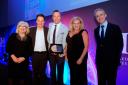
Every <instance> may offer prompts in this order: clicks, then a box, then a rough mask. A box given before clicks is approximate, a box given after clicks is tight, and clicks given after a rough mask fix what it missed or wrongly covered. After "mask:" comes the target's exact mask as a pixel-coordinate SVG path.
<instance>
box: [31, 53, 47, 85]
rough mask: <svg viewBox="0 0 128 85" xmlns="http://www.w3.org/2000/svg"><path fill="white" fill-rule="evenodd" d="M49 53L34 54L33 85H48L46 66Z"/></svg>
mask: <svg viewBox="0 0 128 85" xmlns="http://www.w3.org/2000/svg"><path fill="white" fill-rule="evenodd" d="M47 60H48V56H47V52H42V53H38V52H34V53H33V56H32V68H33V85H47V84H46V82H45V81H46V73H45V71H46V66H47Z"/></svg>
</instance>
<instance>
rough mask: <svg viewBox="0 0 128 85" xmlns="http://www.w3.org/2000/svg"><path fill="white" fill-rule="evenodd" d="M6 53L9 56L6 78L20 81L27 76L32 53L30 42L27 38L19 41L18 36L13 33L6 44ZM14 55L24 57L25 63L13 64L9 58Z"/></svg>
mask: <svg viewBox="0 0 128 85" xmlns="http://www.w3.org/2000/svg"><path fill="white" fill-rule="evenodd" d="M6 52H7V53H8V54H9V60H8V78H14V79H18V78H19V79H21V78H26V77H27V75H28V65H29V56H31V53H32V40H31V38H30V37H29V36H27V37H26V38H25V39H24V40H21V39H20V37H19V36H18V34H16V33H13V34H12V35H11V36H10V37H9V39H8V42H7V46H6ZM11 54H14V55H15V56H16V57H24V58H25V61H23V62H21V63H15V62H14V61H13V60H12V58H11V57H10V56H11Z"/></svg>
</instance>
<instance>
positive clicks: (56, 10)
mask: <svg viewBox="0 0 128 85" xmlns="http://www.w3.org/2000/svg"><path fill="white" fill-rule="evenodd" d="M55 12H59V13H60V11H59V10H54V11H53V12H52V15H53V14H54V13H55ZM60 14H61V13H60Z"/></svg>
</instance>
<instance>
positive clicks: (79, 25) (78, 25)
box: [73, 19, 81, 32]
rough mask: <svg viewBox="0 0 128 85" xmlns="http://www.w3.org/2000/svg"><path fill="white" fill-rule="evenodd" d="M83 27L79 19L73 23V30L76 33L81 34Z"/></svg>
mask: <svg viewBox="0 0 128 85" xmlns="http://www.w3.org/2000/svg"><path fill="white" fill-rule="evenodd" d="M80 27H81V23H80V21H79V20H78V19H76V20H74V21H73V28H74V31H75V32H79V31H80Z"/></svg>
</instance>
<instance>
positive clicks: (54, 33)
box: [53, 25, 57, 44]
mask: <svg viewBox="0 0 128 85" xmlns="http://www.w3.org/2000/svg"><path fill="white" fill-rule="evenodd" d="M56 26H57V25H55V28H54V32H53V44H55V37H56Z"/></svg>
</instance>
